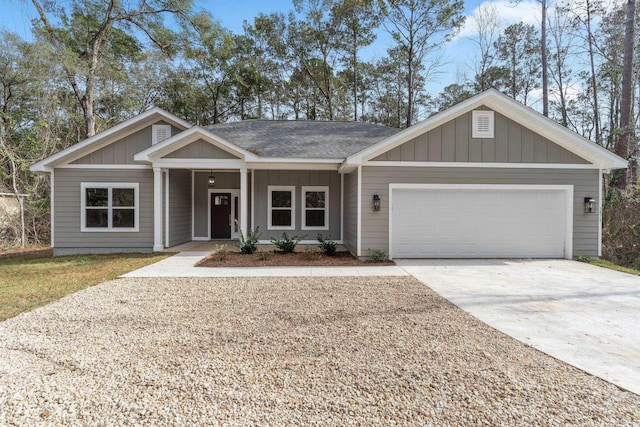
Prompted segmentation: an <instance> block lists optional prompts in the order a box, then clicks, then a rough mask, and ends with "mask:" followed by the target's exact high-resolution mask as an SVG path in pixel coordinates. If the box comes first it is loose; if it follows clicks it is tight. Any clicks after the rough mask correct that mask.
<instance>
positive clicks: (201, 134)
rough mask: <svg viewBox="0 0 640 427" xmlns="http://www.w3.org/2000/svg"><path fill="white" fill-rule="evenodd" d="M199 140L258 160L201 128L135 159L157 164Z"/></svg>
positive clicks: (172, 139)
mask: <svg viewBox="0 0 640 427" xmlns="http://www.w3.org/2000/svg"><path fill="white" fill-rule="evenodd" d="M198 139H204V140H205V141H207V142H208V143H210V144H212V145H214V146H216V147H218V148H220V149H222V150H224V151H227V152H229V153H231V154H233V155H236V156H238V157H240V158H241V159H243V160H245V161H254V160H255V159H257V158H258V157H257V156H256V155H255V154H253V153H252V152H250V151H248V150H245V149H244V148H242V147H238V146H237V145H235V144H233V143H231V142H229V141H227V140H226V139H224V138H221V137H220V136H218V135H216V134H214V133H212V132H209V131H208V130H207V129H204V128H202V127H200V126H193V127H191V128H190V129H188V130H186V131H184V132H181V133H179V134H177V135H174V136H172V137H171V138H168V139H166V140H164V141H162V142H160V143H158V144H156V145H153V146H151V147H149V148H147V149H146V150H143V151H141V152H139V153H137V154H135V155H134V156H133V158H134V160H136V161H147V162H156V161H158V160H159V159H160V158H162V157H163V156H166V155H167V154H171V153H173V152H174V151H176V150H179V149H180V148H182V147H185V146H187V145H188V144H191V143H193V142H196V141H197V140H198Z"/></svg>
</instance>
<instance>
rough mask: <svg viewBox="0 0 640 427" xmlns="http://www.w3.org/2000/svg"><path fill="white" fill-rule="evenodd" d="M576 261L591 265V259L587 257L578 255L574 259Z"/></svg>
mask: <svg viewBox="0 0 640 427" xmlns="http://www.w3.org/2000/svg"><path fill="white" fill-rule="evenodd" d="M573 259H574V260H575V261H580V262H586V263H587V264H591V257H589V256H586V255H576V256H574V257H573Z"/></svg>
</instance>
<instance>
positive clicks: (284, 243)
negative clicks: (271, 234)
mask: <svg viewBox="0 0 640 427" xmlns="http://www.w3.org/2000/svg"><path fill="white" fill-rule="evenodd" d="M305 237H306V236H291V237H289V235H287V233H286V232H285V233H282V237H281V238H280V239H274V238H272V239H271V243H273V244H274V245H276V248H278V249H280V250H281V251H282V252H284V253H285V254H290V253H293V251H294V250H295V249H296V246H297V245H298V243H300V240H302V239H304V238H305Z"/></svg>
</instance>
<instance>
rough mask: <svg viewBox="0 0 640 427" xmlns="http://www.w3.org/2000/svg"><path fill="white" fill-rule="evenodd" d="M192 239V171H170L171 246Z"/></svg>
mask: <svg viewBox="0 0 640 427" xmlns="http://www.w3.org/2000/svg"><path fill="white" fill-rule="evenodd" d="M189 241H191V171H189V170H171V171H169V246H175V245H179V244H180V243H185V242H189Z"/></svg>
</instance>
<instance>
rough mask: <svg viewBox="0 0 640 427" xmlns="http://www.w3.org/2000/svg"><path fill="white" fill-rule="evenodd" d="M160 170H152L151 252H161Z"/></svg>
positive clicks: (162, 247)
mask: <svg viewBox="0 0 640 427" xmlns="http://www.w3.org/2000/svg"><path fill="white" fill-rule="evenodd" d="M163 249H164V245H163V244H162V169H160V168H153V250H154V251H155V252H158V251H162V250H163Z"/></svg>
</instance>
